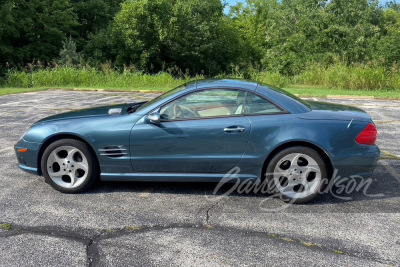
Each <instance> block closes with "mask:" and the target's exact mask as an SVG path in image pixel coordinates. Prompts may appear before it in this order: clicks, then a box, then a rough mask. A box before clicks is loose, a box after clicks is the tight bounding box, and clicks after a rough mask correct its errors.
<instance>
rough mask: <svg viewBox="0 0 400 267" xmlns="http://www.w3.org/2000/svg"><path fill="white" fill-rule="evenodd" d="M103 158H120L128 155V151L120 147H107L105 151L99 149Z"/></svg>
mask: <svg viewBox="0 0 400 267" xmlns="http://www.w3.org/2000/svg"><path fill="white" fill-rule="evenodd" d="M99 152H100V155H101V156H107V157H110V158H120V157H123V156H125V155H127V154H128V153H127V150H126V149H125V148H121V147H120V146H106V147H105V148H103V149H99Z"/></svg>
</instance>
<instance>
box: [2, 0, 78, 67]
mask: <svg viewBox="0 0 400 267" xmlns="http://www.w3.org/2000/svg"><path fill="white" fill-rule="evenodd" d="M0 4H1V5H0V6H1V7H0V14H1V18H2V19H1V20H0V59H1V61H0V63H1V65H3V66H4V65H5V63H6V62H8V63H9V64H10V65H11V66H14V67H18V66H24V65H25V64H26V63H28V62H32V61H33V60H40V61H51V60H52V59H54V58H56V57H57V55H58V53H59V51H60V48H61V45H62V40H64V39H65V38H66V36H68V35H71V34H73V33H74V30H73V29H74V27H76V26H77V22H76V15H75V13H74V12H73V10H72V9H71V5H70V3H69V1H68V0H29V1H28V0H1V1H0Z"/></svg>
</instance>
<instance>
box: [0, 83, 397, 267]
mask: <svg viewBox="0 0 400 267" xmlns="http://www.w3.org/2000/svg"><path fill="white" fill-rule="evenodd" d="M155 96H156V95H155V94H146V93H119V92H79V91H63V90H53V91H44V92H37V93H26V94H19V95H9V96H2V97H0V130H1V133H2V134H1V135H0V145H1V146H0V162H1V163H0V265H1V266H32V265H40V266H59V265H68V266H85V265H86V266H126V265H130V266H143V265H149V266H160V265H162V266H180V265H185V266H194V265H206V266H220V265H228V266H238V265H245V266H265V265H289V264H290V265H295V266H298V265H312V266H320V265H329V266H343V265H351V266H352V265H363V266H379V265H386V266H400V227H399V221H400V216H399V214H400V205H399V204H400V180H398V178H396V174H398V173H399V172H400V164H399V163H400V161H399V157H400V144H399V142H398V129H399V123H400V113H399V110H400V102H399V101H390V100H344V99H341V100H326V99H324V100H323V99H317V100H321V101H329V102H334V103H342V104H348V105H354V106H358V107H361V108H363V109H364V110H366V111H368V112H369V114H370V115H371V116H372V118H373V119H374V121H375V123H376V124H377V127H378V130H379V138H378V140H379V141H378V145H379V147H380V148H381V149H382V150H383V152H384V153H383V154H382V158H383V159H382V161H380V164H379V165H378V166H377V168H376V170H375V173H374V175H373V176H372V180H373V182H372V184H371V186H370V187H369V188H368V190H367V191H366V192H363V190H360V191H358V192H353V193H351V194H350V195H349V196H350V197H351V200H347V201H346V200H341V199H340V198H338V197H335V194H337V192H331V193H330V194H324V195H322V196H321V197H320V198H318V199H317V200H316V201H314V202H312V203H310V204H307V205H295V206H290V207H286V208H285V209H279V208H280V207H282V206H283V205H284V204H283V203H282V202H280V201H279V200H276V199H268V198H266V197H265V196H264V195H262V194H259V193H257V194H255V193H249V194H243V195H238V194H232V195H230V196H229V197H225V198H215V197H214V196H213V190H214V188H215V186H216V185H215V184H212V183H147V182H133V183H110V182H107V183H101V184H100V185H97V186H96V187H95V188H93V189H91V190H89V191H87V192H85V193H82V194H77V195H68V194H62V193H59V192H57V191H55V190H53V189H52V188H51V187H50V186H49V185H47V184H46V183H45V182H44V181H43V178H42V177H36V176H32V175H29V174H26V173H24V172H22V171H20V170H19V169H18V168H17V167H16V163H17V161H16V159H15V155H14V152H13V150H12V149H11V148H12V145H13V144H14V142H16V141H17V139H18V138H19V136H20V135H21V134H22V133H23V132H24V130H25V129H26V128H27V127H28V126H30V125H31V124H32V123H33V122H35V121H36V120H39V119H41V118H43V117H46V116H49V115H53V114H55V113H60V112H66V111H69V110H73V109H79V108H84V107H85V108H86V107H92V106H101V105H106V104H114V103H115V104H117V103H125V102H136V101H143V100H145V99H151V98H153V97H155ZM399 177H400V176H399ZM377 194H382V195H381V196H379V197H377V196H376V195H377ZM206 196H207V198H206Z"/></svg>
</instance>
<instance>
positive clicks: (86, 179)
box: [41, 139, 98, 193]
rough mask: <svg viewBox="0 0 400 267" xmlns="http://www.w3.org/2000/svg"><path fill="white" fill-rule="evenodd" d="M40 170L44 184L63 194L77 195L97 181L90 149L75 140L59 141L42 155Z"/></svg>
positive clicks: (96, 172) (94, 159) (95, 167)
mask: <svg viewBox="0 0 400 267" xmlns="http://www.w3.org/2000/svg"><path fill="white" fill-rule="evenodd" d="M41 168H42V173H43V176H44V178H45V179H46V182H47V183H48V184H50V185H51V186H52V187H53V188H54V189H56V190H58V191H60V192H63V193H77V192H81V191H84V190H86V189H87V188H89V187H90V186H91V185H92V184H93V183H94V182H95V181H96V179H97V176H98V163H97V160H96V158H95V155H93V152H92V151H91V150H90V148H89V147H88V146H87V145H86V144H85V143H83V142H81V141H78V140H75V139H61V140H58V141H55V142H54V143H52V144H50V145H49V146H48V147H47V148H46V150H45V151H44V153H43V157H42V161H41Z"/></svg>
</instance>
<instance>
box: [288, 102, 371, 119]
mask: <svg viewBox="0 0 400 267" xmlns="http://www.w3.org/2000/svg"><path fill="white" fill-rule="evenodd" d="M306 102H307V104H308V105H309V106H310V108H311V111H310V112H307V113H302V114H296V116H297V117H299V118H303V119H315V120H352V119H354V120H361V121H370V120H371V117H370V116H369V115H368V113H366V112H365V111H364V110H362V109H359V108H356V107H352V106H345V105H339V104H333V103H326V102H319V101H306Z"/></svg>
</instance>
